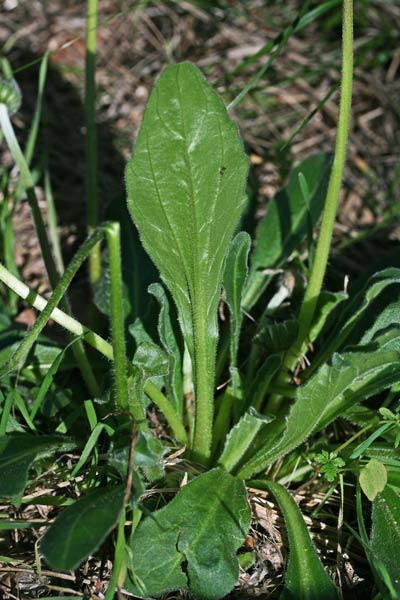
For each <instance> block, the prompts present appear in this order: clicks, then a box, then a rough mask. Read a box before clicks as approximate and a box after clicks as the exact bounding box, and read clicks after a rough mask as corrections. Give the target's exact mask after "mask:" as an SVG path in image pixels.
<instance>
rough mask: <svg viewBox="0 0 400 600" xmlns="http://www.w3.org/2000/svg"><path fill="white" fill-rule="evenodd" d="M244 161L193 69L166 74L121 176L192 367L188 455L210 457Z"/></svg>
mask: <svg viewBox="0 0 400 600" xmlns="http://www.w3.org/2000/svg"><path fill="white" fill-rule="evenodd" d="M247 172H248V159H247V157H246V155H245V154H244V151H243V145H242V142H241V140H240V137H239V134H238V131H237V127H236V125H235V124H234V123H233V122H232V121H230V119H229V117H228V115H227V112H226V108H225V106H224V104H223V102H222V100H221V99H220V98H219V97H218V96H217V94H216V93H215V92H214V91H213V90H212V88H211V87H210V86H209V85H208V83H207V82H206V81H205V79H204V78H203V76H202V75H201V73H200V71H198V70H197V69H196V68H195V67H194V66H193V65H192V64H191V63H181V64H178V65H174V66H170V67H168V68H167V69H166V70H165V71H164V72H163V74H162V75H161V77H160V79H159V81H158V83H157V85H156V86H155V88H154V90H153V92H152V94H151V96H150V99H149V101H148V104H147V107H146V111H145V114H144V118H143V123H142V126H141V128H140V132H139V135H138V138H137V141H136V145H135V151H134V155H133V158H132V160H131V161H130V163H129V164H128V166H127V170H126V182H127V189H128V208H129V211H130V213H131V216H132V219H133V220H134V222H135V224H136V226H137V228H138V230H139V234H140V236H141V240H142V243H143V246H144V248H145V249H146V251H147V252H148V254H149V256H150V257H151V259H152V260H153V262H154V263H155V265H156V266H157V268H158V269H159V271H160V276H161V279H162V280H163V282H164V283H165V285H166V286H167V288H168V289H169V291H170V292H171V295H172V297H173V299H174V301H175V303H176V305H177V308H178V314H179V321H180V325H181V328H182V332H183V336H184V339H185V342H186V344H187V347H188V350H189V352H190V356H191V359H192V363H193V369H194V381H195V395H196V415H195V431H194V447H195V451H196V453H197V455H198V458H199V459H201V460H205V459H206V458H207V457H208V456H209V454H210V447H211V427H212V403H213V395H214V370H215V353H216V343H217V337H218V327H217V307H218V302H219V298H220V293H221V285H222V275H223V267H224V261H225V257H226V254H227V252H228V248H229V243H230V240H231V238H232V235H233V233H234V231H235V228H236V227H237V224H238V222H239V219H240V216H241V214H242V211H243V209H244V206H245V203H246V198H245V185H246V178H247Z"/></svg>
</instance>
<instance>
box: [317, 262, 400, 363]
mask: <svg viewBox="0 0 400 600" xmlns="http://www.w3.org/2000/svg"><path fill="white" fill-rule="evenodd" d="M399 284H400V269H395V268H390V269H385V270H383V271H380V272H378V273H375V274H374V275H373V276H372V277H371V278H370V279H369V280H368V282H367V283H366V285H365V287H364V289H362V290H361V291H360V292H359V293H358V294H357V295H356V296H354V298H353V299H352V300H351V301H350V302H348V303H347V305H346V306H345V307H344V308H343V310H342V313H341V315H340V318H339V319H338V321H337V322H336V323H335V327H334V329H333V332H332V334H331V336H330V338H329V339H328V340H327V341H326V342H325V344H324V348H323V351H322V352H321V353H320V354H319V356H318V358H317V359H316V360H315V361H314V362H313V365H312V370H313V371H314V370H315V369H317V368H318V367H319V366H320V365H321V364H322V363H324V362H325V361H327V360H328V359H329V358H330V357H331V356H332V354H333V353H334V352H336V351H337V350H340V349H341V348H343V347H344V344H345V342H346V341H347V340H348V338H349V336H350V334H352V332H353V330H354V328H355V327H356V326H357V324H358V323H359V322H360V321H361V320H362V319H363V318H364V317H366V316H368V314H370V315H371V317H372V318H373V320H375V319H376V312H375V309H374V301H375V300H376V299H377V298H378V297H379V295H380V294H382V293H383V292H385V291H386V290H387V289H388V287H389V286H392V285H399ZM370 328H371V323H370V324H369V325H368V326H367V329H370ZM374 332H375V329H374ZM357 341H358V340H357Z"/></svg>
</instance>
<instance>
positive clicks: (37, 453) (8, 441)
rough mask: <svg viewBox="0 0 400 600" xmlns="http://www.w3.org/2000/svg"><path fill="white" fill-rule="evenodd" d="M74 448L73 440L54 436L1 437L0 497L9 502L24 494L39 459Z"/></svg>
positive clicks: (23, 435) (18, 435)
mask: <svg viewBox="0 0 400 600" xmlns="http://www.w3.org/2000/svg"><path fill="white" fill-rule="evenodd" d="M75 447H76V443H74V442H73V441H72V440H70V439H68V438H64V437H61V436H55V435H41V436H40V437H39V436H38V437H36V436H33V435H29V434H12V435H5V436H2V437H0V497H3V498H4V497H6V498H10V497H12V496H17V495H18V494H20V493H22V492H23V491H24V488H25V485H26V483H27V481H28V471H29V467H30V466H31V464H32V463H33V461H34V460H36V459H37V458H40V457H42V456H46V455H48V454H51V453H53V452H57V451H66V450H71V449H72V448H75Z"/></svg>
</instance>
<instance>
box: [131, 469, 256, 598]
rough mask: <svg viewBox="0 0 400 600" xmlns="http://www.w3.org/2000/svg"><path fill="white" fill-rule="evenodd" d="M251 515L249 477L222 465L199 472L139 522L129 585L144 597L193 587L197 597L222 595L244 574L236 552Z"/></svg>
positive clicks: (134, 542)
mask: <svg viewBox="0 0 400 600" xmlns="http://www.w3.org/2000/svg"><path fill="white" fill-rule="evenodd" d="M250 518H251V512H250V507H249V504H248V501H247V495H246V488H245V486H244V483H243V481H241V480H240V479H237V478H236V477H233V476H232V475H229V474H228V473H225V471H223V470H222V469H213V470H212V471H209V472H208V473H205V474H204V475H200V476H199V477H196V479H194V480H193V481H191V482H190V483H189V484H188V485H186V486H185V487H183V488H182V489H181V490H180V492H179V493H178V495H177V496H176V497H175V498H174V499H173V500H172V501H171V502H170V503H169V504H167V506H165V507H164V508H162V509H160V510H158V511H156V512H154V513H153V514H152V515H150V516H149V517H147V518H146V519H144V520H143V521H142V522H141V523H140V525H139V526H138V528H137V530H136V531H135V534H134V536H133V541H132V544H131V553H130V556H131V560H130V564H129V565H128V566H129V573H130V575H129V576H128V578H127V579H126V581H125V586H124V587H126V589H127V590H128V591H129V592H132V593H133V594H136V595H138V596H140V597H148V596H156V597H157V596H161V595H162V594H164V593H166V592H168V591H173V590H178V589H190V591H191V592H192V593H193V595H194V596H195V598H199V599H200V598H203V599H204V600H213V599H217V598H222V597H223V596H225V595H226V594H228V593H229V592H230V590H231V589H232V588H233V586H234V585H235V583H236V580H237V578H238V575H239V563H238V559H237V556H236V551H237V550H238V548H239V547H240V546H241V544H242V543H243V541H244V539H245V537H246V534H247V531H248V528H249V527H250ZM184 563H186V564H184Z"/></svg>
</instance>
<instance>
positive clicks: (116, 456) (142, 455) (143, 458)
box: [108, 426, 166, 481]
mask: <svg viewBox="0 0 400 600" xmlns="http://www.w3.org/2000/svg"><path fill="white" fill-rule="evenodd" d="M131 435H132V428H131V426H129V427H126V426H122V427H121V428H120V429H118V430H117V431H116V432H115V435H114V437H113V441H112V443H111V447H110V450H109V453H108V462H109V464H110V465H111V466H112V467H114V468H115V469H116V470H117V471H118V472H119V473H120V475H121V476H122V477H124V478H126V477H127V475H128V465H129V454H130V445H131ZM165 452H166V448H165V447H164V446H163V444H162V442H161V441H160V440H158V439H157V438H155V437H154V435H153V434H152V433H151V432H150V431H140V432H139V433H138V435H137V437H136V443H135V454H134V463H133V464H134V468H135V469H136V468H141V469H143V471H144V473H145V475H146V477H147V479H149V480H150V481H154V480H156V479H160V478H161V477H163V475H164V463H163V457H164V455H165Z"/></svg>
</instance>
